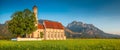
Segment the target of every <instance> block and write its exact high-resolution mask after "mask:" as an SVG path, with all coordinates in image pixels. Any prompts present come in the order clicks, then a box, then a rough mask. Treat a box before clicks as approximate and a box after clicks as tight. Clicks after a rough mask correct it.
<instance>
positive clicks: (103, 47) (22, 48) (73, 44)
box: [0, 39, 120, 50]
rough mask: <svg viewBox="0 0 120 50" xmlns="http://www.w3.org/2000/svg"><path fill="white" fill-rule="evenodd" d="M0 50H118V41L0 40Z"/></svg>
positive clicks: (119, 42)
mask: <svg viewBox="0 0 120 50" xmlns="http://www.w3.org/2000/svg"><path fill="white" fill-rule="evenodd" d="M0 50H120V39H74V40H73V39H69V40H49V41H20V42H18V41H10V40H0Z"/></svg>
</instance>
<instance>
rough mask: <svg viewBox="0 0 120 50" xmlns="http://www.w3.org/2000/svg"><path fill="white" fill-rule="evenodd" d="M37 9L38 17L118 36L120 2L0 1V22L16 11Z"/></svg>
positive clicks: (91, 0)
mask: <svg viewBox="0 0 120 50" xmlns="http://www.w3.org/2000/svg"><path fill="white" fill-rule="evenodd" d="M34 5H36V6H37V7H38V18H39V19H47V20H53V21H58V22H61V23H62V24H63V25H64V26H67V24H68V23H70V22H72V21H74V20H75V21H82V22H84V23H88V24H93V25H95V26H96V27H98V28H99V29H101V30H103V31H105V32H108V33H114V34H120V0H0V23H4V22H5V21H7V20H10V19H11V18H10V17H11V15H12V14H13V13H14V12H16V11H23V10H24V9H26V8H28V9H30V10H31V11H32V7H33V6H34Z"/></svg>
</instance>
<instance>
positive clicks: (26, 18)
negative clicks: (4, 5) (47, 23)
mask: <svg viewBox="0 0 120 50" xmlns="http://www.w3.org/2000/svg"><path fill="white" fill-rule="evenodd" d="M11 18H12V19H11V20H10V21H9V22H8V30H9V31H10V32H11V33H12V34H15V35H16V36H17V37H20V36H23V35H26V34H30V33H32V32H33V31H35V30H36V28H37V27H36V26H35V22H36V18H35V15H34V13H33V12H31V11H30V10H29V9H25V10H24V11H18V12H15V13H14V14H13V15H12V16H11Z"/></svg>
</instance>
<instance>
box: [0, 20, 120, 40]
mask: <svg viewBox="0 0 120 50" xmlns="http://www.w3.org/2000/svg"><path fill="white" fill-rule="evenodd" d="M42 21H43V20H39V23H41V22H42ZM49 21H50V20H49ZM64 28H65V35H66V37H67V38H120V35H115V34H109V33H105V32H104V31H102V30H100V29H99V28H97V27H95V26H94V25H93V24H86V23H83V22H80V21H73V22H71V23H69V24H68V25H67V26H66V27H64ZM10 37H13V36H12V34H11V33H10V32H9V31H8V29H7V24H6V23H5V24H0V39H2V38H10Z"/></svg>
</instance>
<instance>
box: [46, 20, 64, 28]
mask: <svg viewBox="0 0 120 50" xmlns="http://www.w3.org/2000/svg"><path fill="white" fill-rule="evenodd" d="M44 24H45V27H46V28H53V29H64V27H63V26H62V24H61V23H59V22H52V21H47V20H45V21H44Z"/></svg>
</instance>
